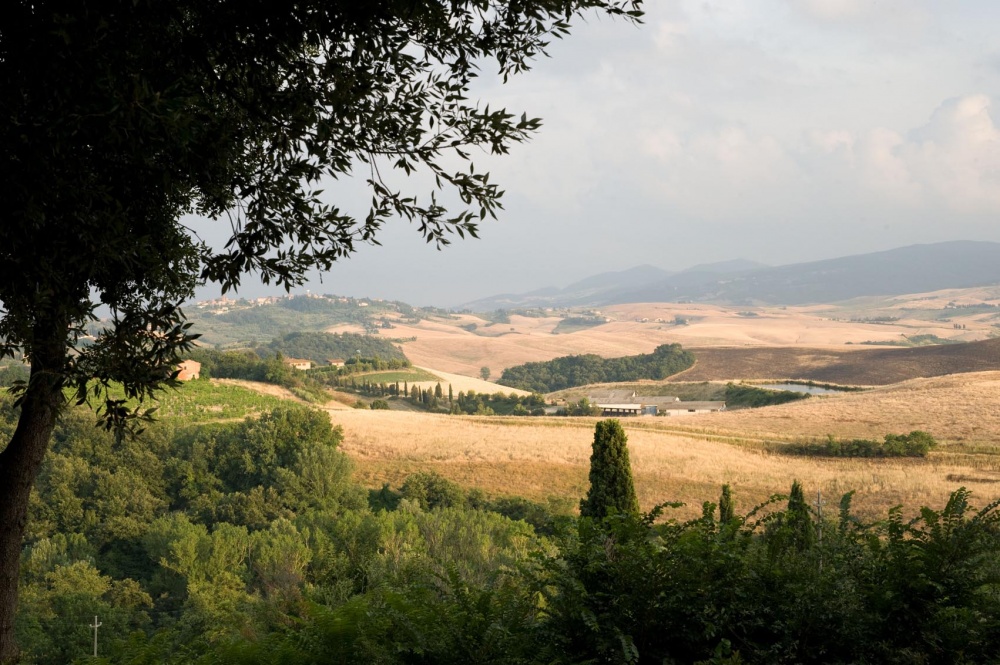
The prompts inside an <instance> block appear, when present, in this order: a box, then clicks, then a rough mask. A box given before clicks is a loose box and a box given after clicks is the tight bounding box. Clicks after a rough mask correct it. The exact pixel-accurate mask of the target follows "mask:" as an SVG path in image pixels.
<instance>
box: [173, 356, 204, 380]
mask: <svg viewBox="0 0 1000 665" xmlns="http://www.w3.org/2000/svg"><path fill="white" fill-rule="evenodd" d="M198 378H201V363H200V362H198V361H197V360H183V361H181V362H180V363H178V365H177V380H178V381H191V380H192V379H198Z"/></svg>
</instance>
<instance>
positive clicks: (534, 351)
mask: <svg viewBox="0 0 1000 665" xmlns="http://www.w3.org/2000/svg"><path fill="white" fill-rule="evenodd" d="M988 295H992V292H990V293H987V292H985V291H982V290H979V291H976V290H965V291H960V290H952V291H946V292H935V293H932V294H917V295H914V296H905V297H897V298H886V299H866V300H864V301H859V302H855V303H848V304H844V305H840V306H830V305H822V306H817V305H813V306H798V307H748V308H743V309H740V308H735V307H723V306H718V305H709V304H678V303H638V304H627V305H614V306H611V307H607V308H605V309H602V310H599V311H594V310H590V311H589V315H594V316H600V317H603V318H605V319H606V322H605V323H603V324H601V325H597V326H594V327H591V328H586V329H582V330H576V331H574V332H569V333H565V332H562V333H561V332H559V331H558V330H557V326H558V325H559V322H560V321H561V320H562V318H563V317H565V316H572V315H573V313H570V312H567V311H562V312H560V313H558V315H557V314H556V313H555V312H553V313H551V315H547V316H539V317H534V316H532V317H528V316H520V315H517V314H512V315H510V317H509V318H510V321H509V323H491V322H489V321H486V320H484V319H482V318H479V317H478V316H475V315H472V314H455V315H451V316H438V317H433V318H431V319H425V320H421V321H420V322H419V323H407V322H406V321H404V320H403V319H402V318H401V317H397V318H396V320H395V321H394V325H395V328H394V329H393V331H392V336H393V337H395V338H399V339H407V340H409V339H410V338H415V340H414V341H406V342H403V343H402V347H403V350H404V351H405V353H406V355H407V357H408V358H409V359H410V360H411V361H412V362H413V363H414V364H415V365H419V366H422V367H433V368H436V369H438V370H442V371H445V372H451V373H454V374H462V375H466V376H478V375H479V370H480V368H481V367H484V366H486V367H489V368H490V369H491V371H492V372H493V376H495V377H496V376H499V375H500V373H501V372H502V371H503V369H505V368H507V367H510V366H513V365H519V364H522V363H525V362H533V361H540V360H551V359H552V358H556V357H558V356H565V355H571V354H581V353H595V354H597V355H600V356H603V357H605V358H610V357H616V356H625V355H634V354H637V353H648V352H649V351H652V350H653V349H654V348H655V347H656V346H658V345H660V344H668V343H674V342H677V343H680V344H682V345H684V346H685V347H730V348H746V349H759V348H775V347H807V348H811V349H817V350H819V351H821V352H825V351H840V352H844V353H846V352H850V351H852V350H858V349H862V350H863V349H865V347H863V346H860V345H861V343H862V342H879V343H887V342H893V341H899V340H901V339H903V336H913V335H936V336H938V337H940V338H943V339H954V340H961V341H974V340H981V339H984V338H986V337H987V336H988V335H990V334H991V332H993V331H995V328H994V326H993V324H994V323H995V320H994V319H992V318H990V317H991V316H994V314H990V313H979V314H975V315H963V316H957V317H956V318H954V319H951V318H948V319H942V320H922V319H917V318H913V317H912V316H910V315H909V314H908V312H910V311H911V310H912V311H916V310H914V308H927V309H940V308H942V307H945V306H947V305H948V304H949V303H956V304H962V303H963V302H965V301H969V302H979V301H982V300H983V299H984V298H985V297H986V296H988ZM886 315H891V316H890V318H892V319H894V320H892V321H889V322H882V323H874V322H871V321H870V319H871V318H873V317H878V316H886ZM678 318H680V319H683V320H684V321H686V323H685V324H684V325H677V324H676V323H675V321H676V320H677V319H678ZM956 324H957V325H964V326H965V328H961V329H957V328H956V327H955V326H956ZM328 331H329V332H361V328H359V327H357V326H352V325H337V326H333V327H331V328H329V329H328ZM868 348H870V347H868Z"/></svg>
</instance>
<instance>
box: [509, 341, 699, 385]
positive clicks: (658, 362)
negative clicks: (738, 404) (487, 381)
mask: <svg viewBox="0 0 1000 665" xmlns="http://www.w3.org/2000/svg"><path fill="white" fill-rule="evenodd" d="M692 365H694V355H693V354H692V353H691V352H690V351H685V350H684V349H682V348H681V345H680V344H663V345H661V346H658V347H656V349H655V350H654V351H653V352H652V353H643V354H639V355H635V356H624V357H621V358H602V357H600V356H598V355H594V354H585V355H573V356H562V357H560V358H555V359H553V360H547V361H544V362H532V363H525V364H523V365H517V366H515V367H508V368H507V369H505V370H504V371H503V374H502V375H501V376H500V379H499V380H498V381H497V382H498V383H500V384H501V385H505V386H510V387H512V388H519V389H521V390H528V391H531V392H537V393H550V392H553V391H556V390H563V389H565V388H573V387H576V386H586V385H590V384H593V383H612V382H617V381H637V380H641V379H665V378H667V377H669V376H672V375H674V374H677V373H678V372H682V371H684V370H685V369H688V368H689V367H691V366H692Z"/></svg>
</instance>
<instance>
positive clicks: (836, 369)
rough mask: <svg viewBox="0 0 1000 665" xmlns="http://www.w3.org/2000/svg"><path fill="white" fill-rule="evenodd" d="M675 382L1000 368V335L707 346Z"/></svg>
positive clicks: (897, 377)
mask: <svg viewBox="0 0 1000 665" xmlns="http://www.w3.org/2000/svg"><path fill="white" fill-rule="evenodd" d="M690 350H691V352H692V353H694V356H695V364H694V367H692V368H691V369H689V370H687V371H684V372H681V373H680V374H676V375H674V376H673V377H671V378H670V380H671V381H735V380H740V379H777V378H781V379H800V380H803V381H818V382H821V383H836V384H843V385H866V386H881V385H889V384H892V383H898V382H900V381H906V380H908V379H915V378H918V377H930V376H943V375H945V374H960V373H965V372H984V371H989V370H1000V339H990V340H985V341H982V342H970V343H968V344H951V345H945V346H924V347H916V348H910V349H864V350H856V351H847V350H843V351H841V350H829V349H807V348H747V347H739V348H702V349H690Z"/></svg>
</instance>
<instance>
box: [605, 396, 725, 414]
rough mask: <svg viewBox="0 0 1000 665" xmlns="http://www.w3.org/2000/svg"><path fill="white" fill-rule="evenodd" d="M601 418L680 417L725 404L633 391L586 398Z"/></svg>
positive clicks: (718, 408) (714, 409)
mask: <svg viewBox="0 0 1000 665" xmlns="http://www.w3.org/2000/svg"><path fill="white" fill-rule="evenodd" d="M587 399H588V400H589V401H590V403H591V404H594V405H595V406H597V407H599V408H600V409H601V415H602V416H610V417H615V416H657V415H665V416H680V415H690V414H694V413H711V412H713V411H723V410H725V408H726V403H725V402H682V401H681V399H680V398H679V397H674V396H672V395H639V394H638V393H636V392H635V391H623V390H620V391H612V392H609V393H604V394H600V395H593V396H591V397H588V398H587Z"/></svg>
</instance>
